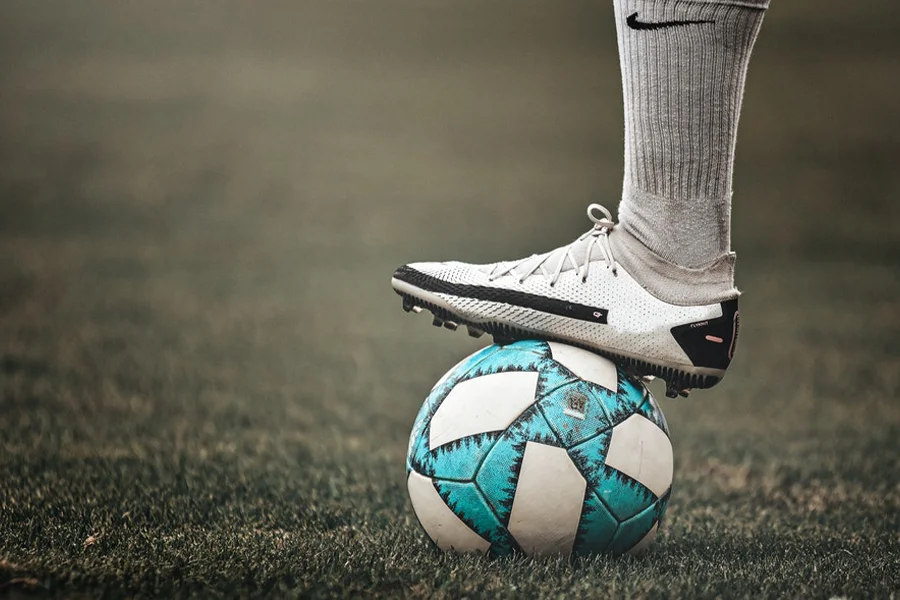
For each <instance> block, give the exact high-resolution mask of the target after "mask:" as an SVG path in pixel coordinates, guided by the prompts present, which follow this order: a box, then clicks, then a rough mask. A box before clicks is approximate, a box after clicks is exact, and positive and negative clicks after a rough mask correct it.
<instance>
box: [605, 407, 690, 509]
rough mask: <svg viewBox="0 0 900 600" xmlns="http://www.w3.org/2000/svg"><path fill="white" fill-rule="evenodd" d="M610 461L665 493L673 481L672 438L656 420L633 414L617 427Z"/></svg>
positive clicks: (612, 441)
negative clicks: (657, 424)
mask: <svg viewBox="0 0 900 600" xmlns="http://www.w3.org/2000/svg"><path fill="white" fill-rule="evenodd" d="M606 464H607V465H609V466H610V467H612V468H613V469H616V470H618V471H621V472H622V473H625V474H626V475H628V476H629V477H631V478H632V479H635V480H636V481H638V482H640V483H641V484H643V485H644V486H646V487H647V488H648V489H649V490H650V491H651V492H653V493H654V494H656V496H657V497H661V496H662V495H664V494H665V493H666V492H667V491H669V487H671V485H672V474H673V472H674V466H675V460H674V457H673V455H672V442H670V441H669V436H667V435H666V434H665V432H664V431H663V430H662V429H660V428H659V427H657V426H656V423H654V422H653V421H651V420H649V419H647V418H646V417H644V416H643V415H631V416H630V417H628V418H627V419H625V420H624V421H623V422H622V423H620V424H618V425H616V426H615V427H614V428H613V433H612V439H611V440H610V443H609V451H608V452H607V454H606Z"/></svg>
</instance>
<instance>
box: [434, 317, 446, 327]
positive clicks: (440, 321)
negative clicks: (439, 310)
mask: <svg viewBox="0 0 900 600" xmlns="http://www.w3.org/2000/svg"><path fill="white" fill-rule="evenodd" d="M431 324H432V325H434V326H435V327H441V326H443V324H444V320H443V319H439V318H437V317H435V318H434V319H433V320H432V321H431Z"/></svg>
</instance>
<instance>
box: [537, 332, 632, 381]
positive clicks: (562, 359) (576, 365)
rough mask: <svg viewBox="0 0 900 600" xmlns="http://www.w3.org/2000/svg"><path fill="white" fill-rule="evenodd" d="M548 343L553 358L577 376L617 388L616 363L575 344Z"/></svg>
mask: <svg viewBox="0 0 900 600" xmlns="http://www.w3.org/2000/svg"><path fill="white" fill-rule="evenodd" d="M548 344H549V346H550V352H551V355H552V356H553V360H555V361H556V362H558V363H560V364H561V365H563V366H564V367H566V368H567V369H569V370H570V371H572V372H573V373H575V375H577V376H578V377H580V378H582V379H584V380H587V381H592V382H594V383H596V384H597V385H601V386H603V387H605V388H606V389H608V390H612V391H613V392H615V391H616V390H617V389H618V387H619V377H618V374H617V373H616V365H615V364H614V363H613V362H612V361H611V360H607V359H605V358H603V357H602V356H598V355H596V354H594V353H593V352H588V351H587V350H582V349H581V348H576V347H575V346H569V345H567V344H560V343H558V342H548Z"/></svg>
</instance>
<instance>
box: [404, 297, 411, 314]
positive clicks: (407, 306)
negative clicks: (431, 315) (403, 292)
mask: <svg viewBox="0 0 900 600" xmlns="http://www.w3.org/2000/svg"><path fill="white" fill-rule="evenodd" d="M412 309H413V299H412V298H411V297H409V296H403V310H405V311H406V312H409V311H411V310H412Z"/></svg>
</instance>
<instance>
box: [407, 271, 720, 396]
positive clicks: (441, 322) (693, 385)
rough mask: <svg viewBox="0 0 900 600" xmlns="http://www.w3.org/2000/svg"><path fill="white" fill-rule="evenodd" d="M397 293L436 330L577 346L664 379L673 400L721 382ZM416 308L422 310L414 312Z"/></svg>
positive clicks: (637, 373)
mask: <svg viewBox="0 0 900 600" xmlns="http://www.w3.org/2000/svg"><path fill="white" fill-rule="evenodd" d="M394 291H395V292H396V293H397V294H399V295H400V296H402V297H409V298H410V302H411V303H414V307H413V311H415V312H420V311H421V310H422V309H427V310H428V311H430V312H431V313H432V314H433V315H434V320H433V321H432V325H434V326H435V327H446V325H445V322H450V323H452V325H453V326H452V327H447V329H456V328H457V327H458V326H459V325H465V326H466V328H467V330H468V331H469V335H470V336H472V337H475V338H477V337H481V336H482V335H483V334H485V333H487V334H490V335H491V337H493V339H494V343H495V344H497V345H500V346H505V345H507V344H511V343H513V342H515V341H518V340H533V339H539V340H544V341H548V342H560V343H563V344H568V345H570V346H577V347H579V348H582V349H584V350H588V351H589V352H593V353H594V354H598V355H600V356H603V357H606V358H608V359H610V360H612V361H613V362H614V363H616V364H617V365H619V366H620V367H621V368H623V369H624V370H625V371H626V372H627V373H628V374H629V375H631V376H633V377H636V378H647V377H654V378H659V379H662V380H663V381H665V382H666V384H667V388H666V396H668V397H670V398H677V397H678V396H682V397H687V395H688V394H689V393H690V391H691V389H707V388H711V387H713V386H714V385H716V384H717V383H719V381H721V380H722V377H721V376H720V375H713V374H704V373H691V372H690V371H684V370H681V369H678V368H676V367H671V366H666V365H659V364H654V363H650V362H647V361H644V360H640V359H637V358H634V357H631V356H625V355H622V354H617V353H615V352H610V351H607V350H603V349H601V348H595V347H592V346H590V345H588V344H582V343H579V342H576V341H573V340H567V339H562V338H557V337H552V336H546V335H541V334H540V333H536V332H532V331H527V330H525V329H520V328H518V327H514V326H512V325H509V324H507V323H502V322H500V321H488V322H478V323H476V322H472V321H469V320H467V319H465V318H463V317H461V316H460V315H458V314H456V313H454V312H452V311H450V310H448V309H447V308H446V307H444V306H440V305H438V304H436V303H434V302H430V301H428V300H426V299H424V298H420V297H417V296H413V295H412V294H409V293H407V292H405V291H400V290H398V289H396V288H395V290H394ZM416 308H418V309H419V310H415V309H416ZM473 332H474V333H473Z"/></svg>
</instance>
